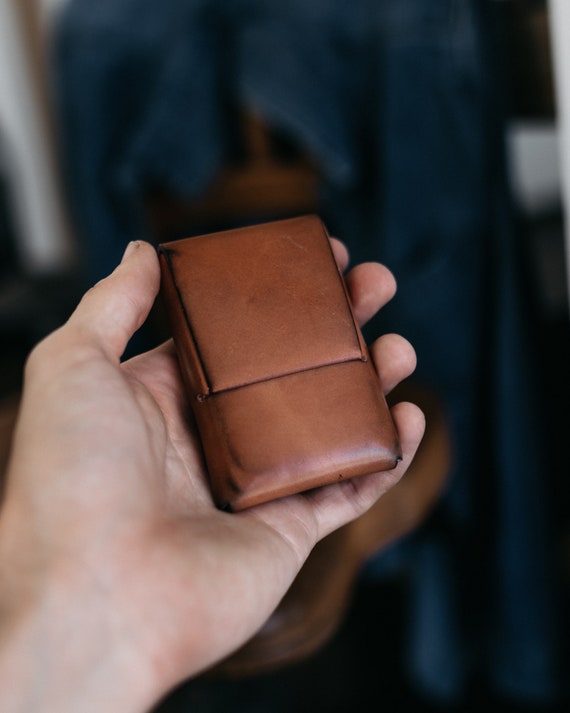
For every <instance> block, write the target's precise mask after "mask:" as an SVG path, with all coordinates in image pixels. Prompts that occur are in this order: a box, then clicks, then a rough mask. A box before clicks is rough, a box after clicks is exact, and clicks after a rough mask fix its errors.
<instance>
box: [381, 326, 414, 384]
mask: <svg viewBox="0 0 570 713" xmlns="http://www.w3.org/2000/svg"><path fill="white" fill-rule="evenodd" d="M370 353H371V355H372V360H373V362H374V366H375V368H376V373H377V374H378V378H379V379H380V383H381V384H382V389H383V391H384V393H386V394H388V393H390V391H392V389H394V388H395V387H396V386H397V385H398V384H399V383H400V382H401V381H403V380H404V379H407V378H408V377H409V376H411V375H412V374H413V373H414V371H415V370H416V366H417V355H416V350H415V349H414V347H413V346H412V344H411V343H410V342H409V341H408V340H407V339H406V338H405V337H403V336H402V335H400V334H392V333H389V334H383V335H382V336H381V337H379V338H378V339H377V340H376V341H375V342H374V343H373V344H372V345H371V346H370Z"/></svg>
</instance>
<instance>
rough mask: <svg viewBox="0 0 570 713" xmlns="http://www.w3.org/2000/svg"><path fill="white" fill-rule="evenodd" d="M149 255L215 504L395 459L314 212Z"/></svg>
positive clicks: (376, 467) (389, 464) (275, 494)
mask: <svg viewBox="0 0 570 713" xmlns="http://www.w3.org/2000/svg"><path fill="white" fill-rule="evenodd" d="M158 253H159V258H160V264H161V273H162V286H161V292H162V300H163V304H164V308H165V311H166V314H167V317H168V320H169V323H170V326H171V330H172V335H173V337H174V342H175V345H176V351H177V355H178V360H179V363H180V368H181V371H182V375H183V379H184V383H185V387H186V389H187V391H188V396H189V401H190V404H191V406H192V410H193V413H194V418H195V421H196V424H197V427H198V431H199V434H200V440H201V443H202V448H203V452H204V458H205V463H206V467H207V471H208V476H209V481H210V488H211V491H212V495H213V498H214V501H215V503H216V505H217V506H218V507H219V508H222V509H226V510H230V511H238V510H243V509H244V508H248V507H251V506H253V505H257V504H260V503H263V502H266V501H268V500H272V499H275V498H279V497H283V496H286V495H290V494H293V493H299V492H302V491H306V490H309V489H312V488H316V487H319V486H322V485H326V484H329V483H333V482H336V481H339V480H342V479H345V478H353V477H356V476H361V475H365V474H368V473H372V472H376V471H382V470H388V469H391V468H393V467H395V465H396V464H397V462H398V460H399V459H400V457H401V456H400V451H399V445H398V438H397V433H396V429H395V427H394V424H393V421H392V418H391V415H390V412H389V409H388V407H387V405H386V401H385V399H384V395H383V393H382V390H381V388H380V383H379V381H378V377H377V375H376V372H375V369H374V366H373V364H372V362H371V360H370V357H369V354H368V350H367V348H366V344H365V342H364V339H363V337H362V333H361V331H360V329H359V327H358V324H357V323H356V321H355V318H354V314H353V311H352V307H351V305H350V300H349V296H348V292H347V289H346V286H345V283H344V279H343V277H342V274H341V272H340V270H339V268H338V266H337V264H336V261H335V259H334V256H333V253H332V250H331V245H330V241H329V237H328V234H327V231H326V228H325V226H324V225H323V223H322V222H321V221H320V219H319V218H318V217H316V216H302V217H299V218H292V219H288V220H280V221H275V222H272V223H265V224H261V225H255V226H252V227H246V228H238V229H236V230H227V231H223V232H218V233H212V234H209V235H202V236H197V237H191V238H184V239H180V240H175V241H172V242H168V243H163V244H161V245H159V247H158Z"/></svg>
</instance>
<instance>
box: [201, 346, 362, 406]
mask: <svg viewBox="0 0 570 713" xmlns="http://www.w3.org/2000/svg"><path fill="white" fill-rule="evenodd" d="M367 361H368V359H367V357H366V355H365V354H363V355H362V356H361V357H360V359H355V358H354V357H350V358H348V359H337V360H336V361H327V362H324V363H323V364H314V365H312V366H307V367H305V368H304V369H295V370H293V371H284V372H281V373H280V374H274V375H272V376H266V377H264V378H262V379H254V380H253V381H244V382H243V383H242V384H236V385H235V386H228V387H226V388H225V389H210V390H209V391H208V392H207V393H203V394H202V393H198V394H196V398H197V399H198V401H205V400H206V399H207V398H210V397H211V396H217V395H218V394H227V393H229V392H231V391H237V390H238V389H244V388H247V387H248V386H255V385H256V384H263V383H266V382H268V381H275V379H285V378H287V377H288V376H293V375H294V374H304V373H306V372H309V371H316V370H317V369H326V368H328V367H329V366H338V365H339V364H350V363H351V362H363V363H366V362H367Z"/></svg>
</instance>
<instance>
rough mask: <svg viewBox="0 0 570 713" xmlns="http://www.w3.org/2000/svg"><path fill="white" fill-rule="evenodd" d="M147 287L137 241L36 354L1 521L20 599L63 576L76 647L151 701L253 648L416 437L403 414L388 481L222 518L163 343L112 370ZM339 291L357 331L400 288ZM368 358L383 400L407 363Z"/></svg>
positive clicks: (381, 343)
mask: <svg viewBox="0 0 570 713" xmlns="http://www.w3.org/2000/svg"><path fill="white" fill-rule="evenodd" d="M335 251H336V254H337V259H338V260H339V263H340V264H341V265H343V266H344V265H345V264H346V260H347V258H346V253H345V251H344V249H343V248H342V246H340V245H339V244H335ZM158 284H159V268H158V261H157V258H156V254H155V251H154V249H153V248H152V247H151V246H150V245H147V244H144V243H137V244H136V245H134V246H132V247H131V248H130V250H129V251H128V254H127V255H126V257H125V259H124V260H123V262H122V263H121V265H120V266H119V267H118V268H117V270H116V271H115V272H114V273H113V274H112V275H111V276H110V277H109V278H107V279H106V280H103V281H102V282H100V283H99V284H98V285H96V286H95V288H93V289H92V290H91V291H90V292H89V293H87V295H86V296H85V297H84V298H83V300H82V302H81V303H80V305H79V307H78V308H77V310H76V311H75V313H74V314H73V315H72V317H71V318H70V320H69V321H68V323H67V324H66V325H65V326H64V327H62V328H61V329H60V330H58V332H56V333H55V334H54V335H52V336H50V337H48V339H47V340H45V341H44V342H43V343H42V344H41V345H39V347H38V348H36V350H35V351H34V353H33V354H32V356H31V358H30V361H29V364H28V367H27V374H26V388H25V392H24V399H23V404H22V412H21V416H20V420H19V425H18V429H17V435H16V440H15V444H14V452H13V457H12V462H11V467H10V471H9V476H10V477H9V482H8V489H7V493H6V498H5V503H4V508H3V513H2V515H3V516H2V518H1V519H0V527H2V526H3V527H4V530H5V531H6V532H7V533H9V536H8V537H6V538H4V543H5V544H4V553H5V554H6V553H7V555H8V556H10V551H11V550H10V548H12V550H13V553H14V557H13V559H14V558H15V557H16V554H18V563H17V564H16V563H15V564H14V568H15V570H16V571H22V570H25V571H26V572H27V573H29V572H34V573H35V575H34V577H30V576H29V574H28V576H27V579H26V587H27V588H28V590H29V591H37V592H39V591H45V590H46V587H47V588H48V589H49V586H48V585H47V584H46V582H47V583H49V585H50V586H52V587H53V584H52V582H53V581H55V580H57V581H58V583H60V582H61V580H62V572H63V573H64V576H65V579H66V582H67V587H68V589H67V596H69V591H71V592H75V593H76V595H77V596H80V597H81V598H82V600H83V603H84V607H83V608H84V611H85V612H89V614H88V621H87V623H86V622H83V624H82V627H81V629H80V631H81V632H82V635H85V631H84V628H85V626H87V627H88V628H89V629H93V630H95V631H96V632H97V635H98V637H99V638H100V639H101V646H102V647H108V646H109V642H113V643H117V642H121V643H120V647H121V650H122V651H123V652H124V653H123V656H124V658H125V659H126V660H128V661H129V662H130V663H129V666H131V667H132V668H136V670H137V671H138V672H139V674H140V672H141V671H142V672H143V673H142V676H143V677H144V678H145V679H146V680H147V684H144V685H143V684H142V682H141V690H142V691H145V690H148V691H149V697H150V691H152V694H153V695H155V696H156V692H157V691H160V692H166V690H168V689H169V688H170V687H172V686H173V685H175V684H177V683H178V682H180V681H181V680H183V679H184V678H185V677H188V676H190V675H193V674H195V673H196V672H198V671H199V670H201V669H203V668H204V667H206V666H208V665H210V664H212V663H213V662H215V661H216V660H218V659H220V658H221V657H223V656H225V655H227V654H229V653H230V652H231V651H232V650H233V649H235V648H236V647H238V646H239V645H240V644H242V643H243V642H244V641H245V640H246V639H247V638H248V637H249V636H251V635H253V634H254V633H255V631H256V629H257V628H259V627H260V626H261V625H262V624H263V623H264V621H265V620H266V619H267V617H268V616H269V615H270V614H271V612H272V610H273V609H274V608H275V607H276V606H277V604H278V602H279V600H280V598H281V597H282V596H283V594H284V593H285V591H286V589H287V587H288V586H289V584H290V583H291V581H292V580H293V578H294V577H295V575H296V574H297V572H298V570H299V568H300V567H301V565H302V563H303V561H304V560H305V558H306V557H307V555H308V554H309V552H310V550H311V548H312V547H313V545H314V544H315V543H316V542H317V541H318V540H319V539H320V538H322V537H323V536H325V535H326V534H328V533H329V532H331V531H332V530H333V529H336V528H337V527H339V526H341V525H343V524H345V523H346V522H348V521H349V520H351V519H353V518H355V517H357V516H359V515H360V514H362V513H363V512H365V510H366V509H368V507H370V506H371V505H372V504H373V503H374V502H375V501H376V500H377V498H378V497H379V496H381V494H382V493H383V492H385V491H386V490H387V489H388V488H389V487H391V486H392V485H393V484H395V483H396V482H397V480H398V479H399V478H400V477H401V476H402V475H403V473H404V472H405V470H406V469H407V467H408V465H409V463H410V460H411V458H412V457H413V454H414V452H415V449H416V448H417V445H418V443H419V440H420V439H421V436H422V433H423V416H422V414H421V413H420V412H419V410H418V409H417V408H416V407H415V406H413V405H412V404H408V403H401V404H398V405H397V406H396V407H394V409H393V416H394V419H395V422H396V426H397V429H398V432H399V436H400V440H401V445H402V450H403V456H404V457H403V461H402V462H401V463H400V464H399V465H398V467H397V468H396V469H395V470H393V471H390V472H388V473H386V472H385V473H378V474H373V475H371V476H364V477H361V478H357V479H353V480H349V481H344V482H341V483H338V484H334V485H331V486H327V487H325V488H320V489H317V490H314V491H311V492H309V493H305V494H302V495H296V496H290V497H287V498H283V499H281V500H279V501H275V502H272V503H267V504H264V505H260V506H257V507H255V508H252V509H250V510H246V511H243V512H240V513H234V514H231V513H225V512H221V511H220V510H218V509H216V508H215V507H214V505H213V501H212V499H211V497H210V494H209V490H208V487H207V478H206V472H205V469H204V466H203V463H202V457H201V451H200V447H199V441H198V438H197V436H196V432H195V430H194V428H193V424H192V422H191V416H190V410H189V407H188V404H187V402H186V399H185V397H184V390H183V388H182V383H181V380H180V374H179V370H178V364H177V360H176V355H175V353H174V348H173V345H172V343H171V342H168V343H166V344H164V345H162V346H160V347H158V348H157V349H155V350H154V351H151V352H148V353H146V354H143V355H140V356H138V357H135V358H134V359H132V360H130V361H128V362H126V363H123V364H120V361H119V360H120V356H121V354H122V352H123V350H124V348H125V346H126V344H127V342H128V340H129V339H130V337H131V336H132V334H133V333H134V331H135V330H136V329H137V328H138V327H139V326H140V325H141V324H142V322H143V321H144V320H145V319H146V317H147V315H148V313H149V311H150V308H151V306H152V303H153V301H154V299H155V298H156V294H157V291H158ZM347 284H348V288H349V292H350V294H351V298H352V301H353V305H354V309H355V313H356V315H357V318H358V319H359V321H360V322H361V323H363V322H364V321H366V320H367V319H369V318H370V317H371V316H372V315H373V314H374V313H375V312H376V311H377V310H378V308H380V307H381V306H382V305H383V304H384V303H385V302H386V301H388V300H389V299H390V298H391V297H392V295H393V293H394V290H395V285H394V281H393V278H392V276H391V275H390V273H389V272H388V271H387V270H386V269H385V268H383V267H381V266H379V265H376V264H365V265H360V266H357V267H356V268H354V269H353V270H352V271H351V272H350V273H348V275H347ZM371 353H372V356H373V358H374V361H375V364H376V367H377V371H378V373H379V377H380V379H381V383H382V385H383V388H384V390H385V392H388V391H389V390H391V389H392V388H393V387H394V386H395V385H396V384H397V383H398V382H399V381H400V380H401V379H403V378H405V377H406V376H408V375H409V373H411V371H412V370H413V368H414V365H415V356H414V353H413V350H412V349H411V347H410V346H409V345H408V343H407V342H406V341H405V340H403V339H402V338H400V337H397V336H396V335H386V336H384V337H382V338H381V339H379V340H378V341H377V342H376V343H375V344H374V345H373V346H372V348H371ZM48 494H49V497H48ZM6 543H7V544H6ZM26 543H27V547H26V546H25V544H26ZM23 547H24V551H25V552H26V553H27V555H26V556H27V558H28V559H27V560H26V559H24V560H22V557H21V552H22V548H23ZM6 548H7V549H6ZM15 581H17V578H16V580H15ZM70 582H71V584H70ZM58 586H59V584H58ZM15 591H16V590H15ZM58 591H59V590H58ZM37 596H39V595H37ZM56 599H57V598H56ZM85 616H87V615H85ZM145 686H146V688H145Z"/></svg>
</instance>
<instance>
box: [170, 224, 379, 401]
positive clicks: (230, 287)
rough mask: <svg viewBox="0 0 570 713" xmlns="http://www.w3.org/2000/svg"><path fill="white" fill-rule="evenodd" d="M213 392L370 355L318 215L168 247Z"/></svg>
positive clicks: (238, 230) (174, 279)
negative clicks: (365, 351)
mask: <svg viewBox="0 0 570 713" xmlns="http://www.w3.org/2000/svg"><path fill="white" fill-rule="evenodd" d="M161 252H162V253H163V255H164V256H165V258H166V260H167V262H168V267H169V270H170V273H171V275H172V278H173V281H174V285H175V287H176V291H177V294H178V299H179V300H180V301H181V303H182V309H183V311H184V315H185V321H186V325H187V327H188V330H189V331H190V333H191V337H192V339H193V342H194V344H195V346H196V351H197V355H198V358H199V359H200V362H201V365H202V369H203V371H204V376H205V381H206V382H207V384H208V385H209V391H210V393H212V392H220V391H225V390H227V389H233V388H236V387H239V386H243V385H245V384H252V383H257V382H259V381H263V380H267V379H270V378H275V377H278V376H284V375H287V374H292V373H295V372H299V371H304V370H307V369H313V368H316V367H320V366H324V365H326V364H331V363H332V364H334V363H341V362H344V361H351V360H355V359H358V360H361V359H365V356H364V349H363V344H362V342H361V335H360V333H359V330H358V329H357V328H356V326H355V323H354V318H353V314H352V310H351V308H350V305H349V301H348V298H347V293H346V289H345V286H344V281H343V280H342V277H341V275H340V273H339V271H338V268H337V265H336V262H335V261H334V257H333V254H332V251H331V248H330V243H329V240H328V235H327V233H326V230H325V227H324V225H323V224H322V222H321V221H320V220H319V219H318V218H317V217H314V216H304V217H302V218H293V219H290V220H284V221H279V222H275V223H268V224H265V225H263V224H262V225H256V226H253V227H247V228H240V229H237V230H231V231H224V232H220V233H213V234H210V235H206V236H199V237H195V238H186V239H183V240H177V241H174V242H171V243H166V244H164V245H162V246H161Z"/></svg>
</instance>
